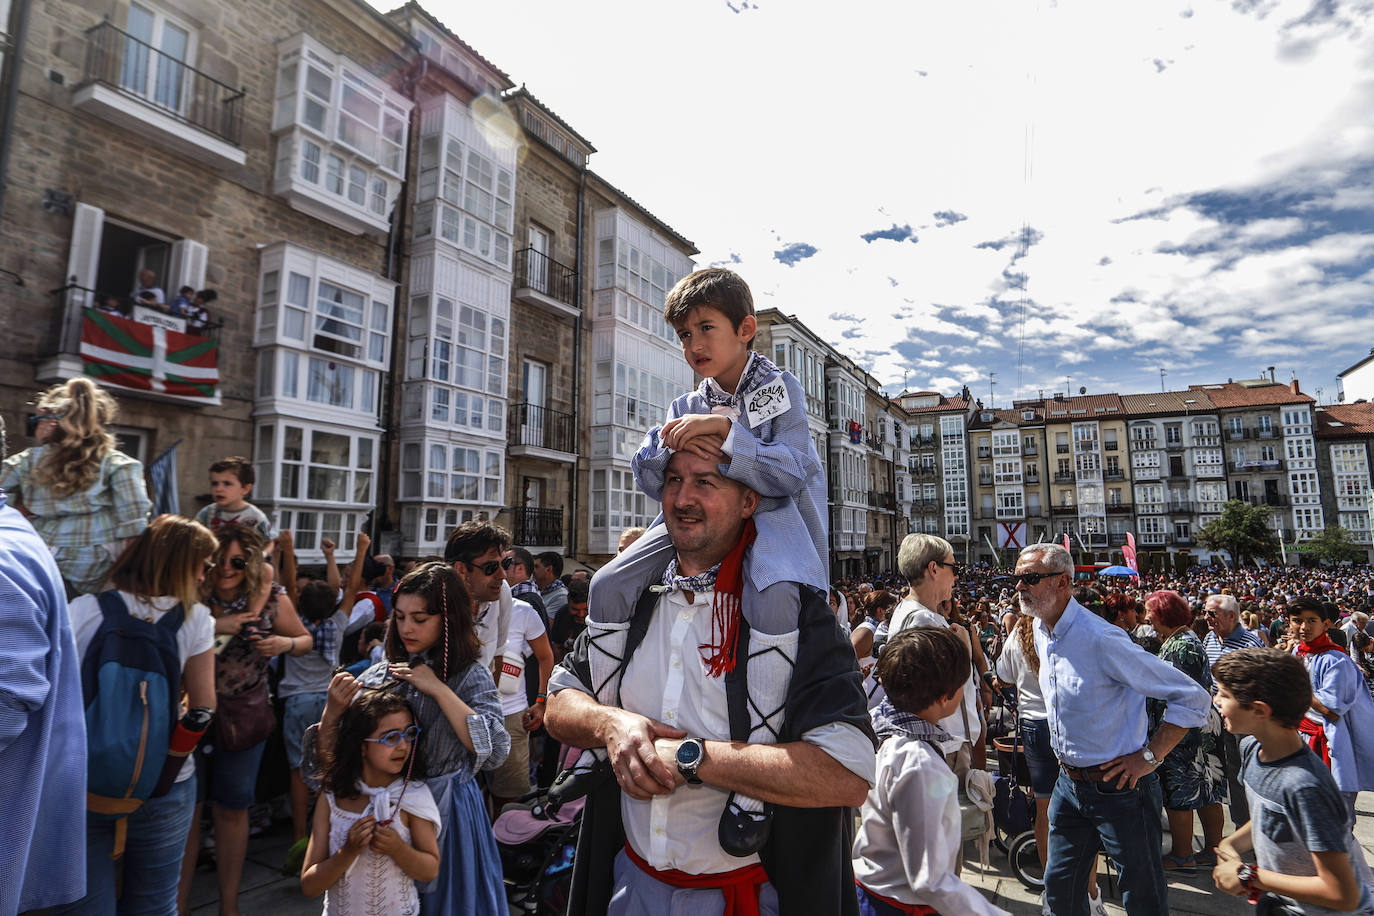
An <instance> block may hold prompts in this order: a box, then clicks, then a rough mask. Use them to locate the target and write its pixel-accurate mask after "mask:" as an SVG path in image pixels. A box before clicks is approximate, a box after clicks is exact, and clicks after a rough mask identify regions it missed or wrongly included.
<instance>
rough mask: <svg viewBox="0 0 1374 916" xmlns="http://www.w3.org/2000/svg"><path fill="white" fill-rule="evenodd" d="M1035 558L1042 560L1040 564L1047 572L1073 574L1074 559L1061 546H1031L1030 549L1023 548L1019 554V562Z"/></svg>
mask: <svg viewBox="0 0 1374 916" xmlns="http://www.w3.org/2000/svg"><path fill="white" fill-rule="evenodd" d="M1035 557H1039V558H1040V563H1041V565H1042V566H1044V567H1045V569H1046V571H1047V572H1052V573H1072V572H1073V557H1072V556H1070V555H1069V552H1068V551H1067V550H1065V549H1064V548H1063V547H1062V546H1061V545H1059V544H1031V545H1030V546H1029V547H1023V548H1021V552H1020V553H1019V554H1017V562H1020V561H1021V560H1025V559H1033V558H1035Z"/></svg>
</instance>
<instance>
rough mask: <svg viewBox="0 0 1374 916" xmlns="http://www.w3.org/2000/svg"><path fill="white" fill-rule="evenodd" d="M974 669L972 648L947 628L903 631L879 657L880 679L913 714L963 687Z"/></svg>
mask: <svg viewBox="0 0 1374 916" xmlns="http://www.w3.org/2000/svg"><path fill="white" fill-rule="evenodd" d="M972 670H973V668H972V662H970V661H969V657H968V650H967V649H965V648H964V644H963V643H962V642H960V641H959V637H957V636H955V635H954V631H952V630H950V629H949V628H947V627H911V628H910V629H907V630H902V631H901V632H900V633H897V634H896V635H895V636H892V637H891V638H890V639H888V641H887V645H886V646H885V647H884V648H883V652H882V655H881V656H880V657H879V658H878V680H879V681H881V682H882V685H883V689H884V690H886V691H887V696H888V699H890V700H891V701H892V705H893V706H895V707H897V708H898V709H900V710H901V711H902V712H909V713H912V714H913V715H915V714H918V713H920V712H921V710H923V709H925V708H927V707H928V706H930V705H931V704H932V703H935V702H936V701H938V700H943V699H944V698H945V697H947V696H949V695H950V694H952V693H954V692H955V691H958V690H962V689H963V686H964V682H965V681H967V680H968V679H969V673H970V672H971V671H972Z"/></svg>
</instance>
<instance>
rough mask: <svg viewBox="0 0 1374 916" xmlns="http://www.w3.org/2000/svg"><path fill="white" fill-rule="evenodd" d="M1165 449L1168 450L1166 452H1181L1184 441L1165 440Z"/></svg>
mask: <svg viewBox="0 0 1374 916" xmlns="http://www.w3.org/2000/svg"><path fill="white" fill-rule="evenodd" d="M1164 451H1166V452H1181V451H1183V443H1182V442H1165V443H1164Z"/></svg>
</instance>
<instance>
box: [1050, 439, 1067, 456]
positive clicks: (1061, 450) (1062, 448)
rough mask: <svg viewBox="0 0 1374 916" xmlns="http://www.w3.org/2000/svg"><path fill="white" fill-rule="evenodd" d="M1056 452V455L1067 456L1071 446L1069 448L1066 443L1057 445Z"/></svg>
mask: <svg viewBox="0 0 1374 916" xmlns="http://www.w3.org/2000/svg"><path fill="white" fill-rule="evenodd" d="M1054 451H1055V454H1057V455H1067V454H1068V453H1069V446H1068V443H1067V442H1065V443H1061V444H1059V445H1056V446H1055V447H1054Z"/></svg>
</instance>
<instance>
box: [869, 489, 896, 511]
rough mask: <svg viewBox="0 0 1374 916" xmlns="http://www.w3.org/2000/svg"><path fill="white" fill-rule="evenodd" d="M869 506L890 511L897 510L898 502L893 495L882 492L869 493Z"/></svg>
mask: <svg viewBox="0 0 1374 916" xmlns="http://www.w3.org/2000/svg"><path fill="white" fill-rule="evenodd" d="M868 505H869V506H870V507H871V508H874V509H886V510H888V511H892V510H895V509H896V508H897V500H896V499H895V498H894V497H893V495H892V494H891V493H884V492H882V491H880V490H869V491H868Z"/></svg>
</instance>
